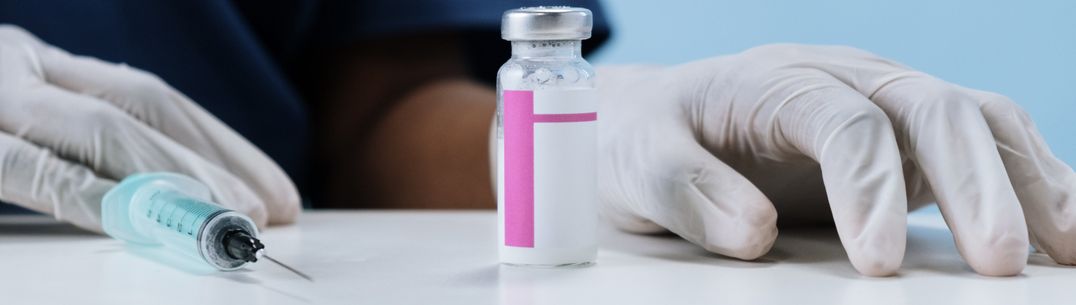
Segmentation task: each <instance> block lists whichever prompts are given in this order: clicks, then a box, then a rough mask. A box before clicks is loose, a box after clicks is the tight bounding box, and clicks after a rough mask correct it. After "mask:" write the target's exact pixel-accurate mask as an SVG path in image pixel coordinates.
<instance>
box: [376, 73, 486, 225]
mask: <svg viewBox="0 0 1076 305" xmlns="http://www.w3.org/2000/svg"><path fill="white" fill-rule="evenodd" d="M495 103H496V95H495V93H494V91H493V89H492V88H489V87H488V86H484V85H481V84H477V83H475V82H472V81H468V80H463V79H446V80H440V81H436V82H433V83H430V84H428V85H426V86H423V87H421V88H418V89H416V90H414V91H413V92H412V93H411V94H409V95H407V96H405V97H403V98H402V99H401V100H399V101H398V102H397V104H396V106H395V107H394V108H393V109H392V110H391V111H389V112H388V113H386V114H385V116H384V117H382V118H381V120H380V122H379V123H378V124H377V126H376V127H375V129H374V130H373V134H372V136H371V138H370V140H369V142H368V146H367V147H365V150H366V151H365V154H364V158H363V160H362V162H363V163H364V167H365V168H366V170H368V175H365V178H367V179H369V180H368V181H365V184H367V185H370V186H374V190H376V192H377V193H376V195H374V196H371V197H370V198H372V199H373V200H371V202H369V204H371V205H372V206H373V207H390V208H492V207H494V203H493V198H494V197H493V196H494V195H493V191H492V189H491V188H490V185H491V183H490V175H489V173H490V172H489V152H488V146H489V145H488V140H489V126H490V120H491V119H492V116H493V112H494V110H495V108H496V104H495Z"/></svg>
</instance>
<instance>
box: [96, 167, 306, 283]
mask: <svg viewBox="0 0 1076 305" xmlns="http://www.w3.org/2000/svg"><path fill="white" fill-rule="evenodd" d="M211 198H212V194H211V193H210V191H209V188H208V187H206V186H205V185H203V184H202V183H200V182H198V181H197V180H194V179H193V178H190V177H187V176H183V175H179V174H172V173H147V174H137V175H133V176H129V177H127V178H126V179H123V181H121V182H120V184H119V185H116V187H113V188H112V189H111V190H109V191H108V193H106V194H105V197H104V198H103V199H102V200H101V223H102V226H103V228H104V230H105V233H107V234H108V235H109V236H112V237H114V238H116V239H120V240H124V241H127V242H130V243H134V244H140V245H146V246H164V247H166V248H168V249H171V250H173V251H177V252H180V253H183V254H185V255H186V256H188V257H191V258H194V259H196V260H198V261H201V262H205V263H207V264H209V265H210V266H213V267H214V268H217V269H219V270H224V271H231V270H236V269H239V268H242V267H243V266H245V265H246V264H248V263H252V262H257V261H258V259H259V258H262V257H264V258H268V259H269V260H270V261H273V262H274V263H276V264H279V265H280V266H282V267H284V268H287V269H288V270H290V271H292V272H295V273H296V274H298V275H299V276H301V277H303V278H305V279H307V280H311V279H310V277H308V276H306V275H305V274H303V273H301V272H299V271H298V270H295V269H293V268H291V267H288V266H287V265H284V264H281V263H280V262H279V261H277V260H275V259H273V258H271V257H269V256H266V255H265V245H263V244H262V243H261V241H260V240H258V228H257V227H256V226H255V225H254V221H252V220H250V218H249V217H247V216H246V215H243V214H240V213H238V212H236V211H232V210H228V209H225V208H222V207H220V206H219V205H217V204H215V203H212V199H211Z"/></svg>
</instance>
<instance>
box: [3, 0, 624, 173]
mask: <svg viewBox="0 0 1076 305" xmlns="http://www.w3.org/2000/svg"><path fill="white" fill-rule="evenodd" d="M551 4H570V5H573V6H583V7H588V8H590V9H592V10H594V11H595V16H596V17H597V18H596V37H597V38H598V39H596V40H601V38H602V37H604V36H606V33H607V26H606V23H605V20H604V19H603V18H602V13H601V9H600V8H599V7H598V4H597V3H596V0H593V1H591V0H588V1H524V0H515V1H505V0H488V1H483V0H406V1H401V0H378V1H357V0H356V1H346V0H341V1H327V0H326V1H317V0H291V1H288V0H281V1H257V0H249V1H247V0H234V1H222V0H161V1H158V0H153V1H146V0H97V1H77V0H70V1H49V0H33V1H27V0H0V23H11V24H15V25H18V26H21V27H23V28H25V29H27V30H28V31H30V32H31V33H33V34H35V35H37V36H38V37H40V38H41V39H42V40H44V41H46V42H48V43H50V44H53V45H56V46H58V47H60V48H62V49H65V50H68V51H70V52H71V53H74V54H80V55H88V56H93V57H97V58H101V59H104V60H107V61H111V62H123V63H127V64H128V65H131V66H134V67H138V68H140V69H143V70H147V71H150V72H152V73H155V74H157V75H159V76H160V77H161V78H163V79H164V80H165V81H167V82H168V83H169V84H171V85H172V86H173V87H175V88H176V89H178V90H179V91H180V92H183V93H184V94H186V95H187V96H189V97H190V98H191V99H193V100H194V101H196V102H197V103H199V104H200V105H202V106H203V107H204V108H206V109H208V110H209V111H210V112H212V113H213V114H214V115H216V116H217V117H219V118H220V119H221V120H223V121H224V122H225V123H227V124H228V125H229V126H231V127H232V128H234V129H235V130H236V131H238V132H239V133H240V134H242V135H243V136H245V137H246V138H247V139H249V140H250V141H251V142H253V143H254V144H255V145H257V146H258V147H259V148H261V149H262V150H263V151H265V152H266V153H267V154H268V155H269V156H270V157H272V158H273V160H275V161H276V162H278V163H279V164H280V165H281V166H282V167H283V168H284V170H285V171H287V172H288V174H289V175H290V176H291V177H292V179H293V180H295V181H296V183H297V184H298V185H299V186H300V188H301V189H302V188H303V186H304V185H305V183H304V180H305V178H306V177H305V168H307V166H308V164H309V162H308V160H307V154H306V149H307V147H308V145H307V142H308V140H307V139H308V133H310V132H317V131H311V130H309V127H308V126H309V124H308V121H307V120H308V117H307V114H306V105H305V102H304V97H303V94H301V92H300V91H299V90H298V89H297V87H296V85H295V81H296V76H295V75H294V72H293V71H296V70H298V69H300V67H297V65H300V63H301V62H303V60H304V56H309V55H310V54H309V53H308V52H310V51H311V50H314V49H319V50H327V49H332V48H338V47H346V46H348V45H349V44H352V43H355V42H357V41H361V40H363V39H372V38H378V37H387V36H392V35H400V34H412V33H422V32H424V31H446V30H450V31H456V32H460V33H463V34H464V37H465V38H466V39H465V40H466V41H467V50H468V52H469V53H470V57H471V60H470V64H472V66H473V69H472V70H473V71H475V72H476V76H480V78H481V79H485V80H492V79H493V76H494V75H495V73H496V68H497V67H498V66H499V65H500V64H501V63H503V62H504V61H505V60H507V58H508V56H509V53H508V52H509V51H508V50H509V49H508V42H505V41H502V40H501V39H500V35H499V34H500V32H499V27H500V17H501V13H502V12H503V11H504V10H506V9H510V8H516V7H522V6H536V5H551ZM596 45H597V43H596V42H591V43H589V46H590V47H593V46H596Z"/></svg>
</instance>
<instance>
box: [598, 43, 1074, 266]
mask: <svg viewBox="0 0 1076 305" xmlns="http://www.w3.org/2000/svg"><path fill="white" fill-rule="evenodd" d="M598 75H599V83H598V88H599V90H600V94H601V103H602V104H601V107H602V108H601V124H600V127H599V128H600V129H599V130H600V139H601V140H600V141H601V142H600V143H601V144H600V152H601V156H602V159H601V164H600V167H599V168H600V188H601V190H600V193H599V195H600V197H601V201H602V204H603V212H604V214H605V215H606V216H607V218H609V219H611V220H612V222H614V223H615V224H616V225H617V226H619V227H620V228H622V229H624V230H628V231H634V232H654V231H660V230H663V229H668V230H670V231H672V232H674V233H676V234H678V235H680V236H682V237H684V238H685V239H687V240H689V241H691V242H693V243H695V244H698V245H700V246H702V247H704V248H706V249H707V250H709V251H712V252H716V253H719V254H723V255H727V256H732V257H736V258H741V259H754V258H757V257H759V256H761V255H763V254H765V253H766V252H767V251H768V250H769V249H770V247H771V246H772V245H773V242H774V239H775V238H776V236H777V228H776V225H775V221H776V219H777V215H778V212H780V215H781V217H782V222H784V221H785V220H789V221H790V222H802V221H812V220H815V219H817V218H820V217H830V216H829V214H830V212H829V211H830V210H831V211H832V219H833V221H834V223H835V224H836V227H837V231H838V233H839V236H840V239H841V242H842V243H843V244H844V248H845V251H846V252H847V253H848V257H849V259H850V260H851V262H852V265H853V266H854V267H855V268H856V270H858V271H859V272H860V273H862V274H866V275H872V276H884V275H891V274H894V273H895V272H896V271H897V270H898V269H899V267H900V264H901V260H902V259H903V255H904V249H905V240H906V238H905V237H906V236H905V235H906V230H907V228H906V223H907V221H906V216H907V211H908V210H909V209H910V208H911V209H914V208H917V207H921V206H923V205H925V204H928V203H931V202H935V201H936V202H937V203H938V205H939V206H940V208H941V211H942V214H943V216H944V217H945V220H946V223H947V224H948V225H949V228H950V229H951V230H952V231H953V235H954V237H955V240H956V243H957V246H958V249H959V250H960V253H961V254H962V256H963V257H964V260H965V261H966V262H967V263H968V264H969V265H970V266H971V267H972V268H973V269H974V270H975V271H977V272H978V273H981V274H984V275H999V276H1000V275H1014V274H1018V273H1020V272H1021V270H1022V269H1023V267H1024V266H1025V265H1026V262H1027V257H1028V242H1029V231H1030V239H1031V240H1032V241H1036V244H1035V246H1036V247H1037V248H1038V249H1040V250H1043V251H1045V252H1046V253H1048V254H1049V255H1050V256H1051V257H1052V258H1053V259H1054V260H1055V261H1057V262H1058V263H1061V264H1067V265H1072V264H1076V175H1074V174H1073V171H1072V169H1071V168H1070V167H1069V166H1068V165H1066V164H1065V163H1064V162H1062V161H1060V160H1058V159H1057V158H1055V157H1054V156H1053V155H1052V154H1051V153H1050V151H1049V148H1048V147H1047V146H1046V143H1044V142H1043V140H1042V137H1041V136H1039V134H1038V133H1037V131H1036V130H1035V127H1034V125H1033V124H1032V122H1031V119H1030V118H1029V117H1028V115H1027V114H1026V113H1024V112H1023V111H1022V110H1021V109H1020V107H1018V106H1017V105H1016V104H1014V103H1013V102H1012V101H1010V100H1009V99H1008V98H1006V97H1004V96H1001V95H998V94H994V93H990V92H984V91H977V90H972V89H968V88H963V87H960V86H957V85H954V84H950V83H947V82H945V81H942V80H940V79H937V78H934V77H931V76H929V75H927V74H924V73H922V72H917V71H914V70H912V69H910V68H908V67H905V66H902V65H900V64H897V63H894V62H892V61H889V60H886V59H883V58H880V57H878V56H876V55H873V54H871V53H868V52H865V51H861V50H857V49H853V48H848V47H836V46H804V45H770V46H763V47H759V48H754V49H751V50H748V51H745V52H743V53H740V54H736V55H731V56H724V57H717V58H712V59H708V60H703V61H699V62H692V63H688V64H684V65H680V66H674V67H667V68H666V67H607V68H600V69H599V72H598ZM827 203H828V208H827V206H826V204H827ZM1029 229H1030V230H1029Z"/></svg>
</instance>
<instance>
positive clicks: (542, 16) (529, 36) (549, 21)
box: [501, 6, 594, 41]
mask: <svg viewBox="0 0 1076 305" xmlns="http://www.w3.org/2000/svg"><path fill="white" fill-rule="evenodd" d="M593 16H594V14H593V13H591V12H590V10H588V9H585V8H580V7H569V6H539V7H524V8H518V9H514V10H508V11H506V12H504V15H503V16H501V38H503V39H504V40H508V41H516V40H582V39H587V38H590V31H591V28H593V27H594V18H593Z"/></svg>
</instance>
